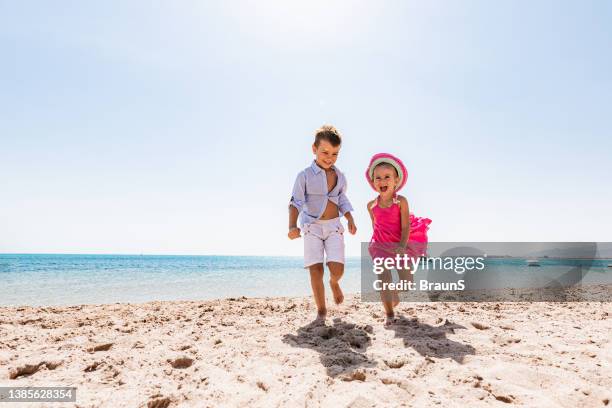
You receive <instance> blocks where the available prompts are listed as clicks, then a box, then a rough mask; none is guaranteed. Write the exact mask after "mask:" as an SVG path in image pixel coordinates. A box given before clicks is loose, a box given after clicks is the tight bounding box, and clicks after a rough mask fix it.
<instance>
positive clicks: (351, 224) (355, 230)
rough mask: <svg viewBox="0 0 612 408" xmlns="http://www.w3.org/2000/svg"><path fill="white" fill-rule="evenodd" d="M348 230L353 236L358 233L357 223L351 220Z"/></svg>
mask: <svg viewBox="0 0 612 408" xmlns="http://www.w3.org/2000/svg"><path fill="white" fill-rule="evenodd" d="M348 230H349V232H350V233H351V235H355V234H356V233H357V227H356V226H355V223H354V222H353V221H352V220H349V222H348Z"/></svg>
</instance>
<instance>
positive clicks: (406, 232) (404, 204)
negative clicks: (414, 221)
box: [398, 196, 410, 248]
mask: <svg viewBox="0 0 612 408" xmlns="http://www.w3.org/2000/svg"><path fill="white" fill-rule="evenodd" d="M398 198H399V202H400V214H401V216H402V239H401V240H400V246H401V247H402V248H406V244H407V243H408V238H409V237H410V215H409V214H410V211H409V208H408V200H406V197H404V196H398Z"/></svg>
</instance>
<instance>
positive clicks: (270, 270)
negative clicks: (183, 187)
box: [0, 254, 612, 306]
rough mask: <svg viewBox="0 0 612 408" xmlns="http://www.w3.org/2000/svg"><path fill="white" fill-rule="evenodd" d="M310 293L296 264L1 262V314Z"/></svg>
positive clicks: (491, 270)
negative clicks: (19, 309) (4, 310)
mask: <svg viewBox="0 0 612 408" xmlns="http://www.w3.org/2000/svg"><path fill="white" fill-rule="evenodd" d="M572 262H573V261H571V260H563V261H560V260H553V259H549V260H541V265H542V266H541V267H539V268H530V267H528V266H526V264H525V261H524V260H520V259H495V260H493V259H492V260H489V262H487V271H486V275H484V276H486V279H483V276H481V277H479V279H478V280H479V281H480V282H482V283H483V284H485V283H486V282H489V283H494V284H495V286H497V287H524V286H525V283H526V282H528V285H527V286H532V285H534V286H538V284H539V283H545V282H546V281H548V280H549V279H551V278H554V277H555V276H559V274H562V273H563V271H567V270H568V265H571V264H572ZM610 262H612V261H606V260H595V261H593V262H592V266H591V268H590V269H589V273H588V274H586V275H585V277H584V279H583V281H582V282H583V283H612V268H607V264H608V263H610ZM360 285H361V265H360V258H358V257H354V258H348V259H347V264H346V270H345V276H344V278H343V280H342V286H343V288H344V290H345V292H347V293H357V292H359V291H360ZM485 286H489V285H488V284H485ZM489 287H490V286H489ZM310 293H311V292H310V280H309V274H308V272H307V271H306V270H304V269H303V268H302V258H301V257H241V256H139V255H7V254H5V255H0V306H9V305H69V304H92V303H93V304H95V303H114V302H146V301H150V300H203V299H216V298H226V297H239V296H247V297H265V296H304V295H310Z"/></svg>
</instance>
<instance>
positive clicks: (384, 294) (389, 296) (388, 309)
mask: <svg viewBox="0 0 612 408" xmlns="http://www.w3.org/2000/svg"><path fill="white" fill-rule="evenodd" d="M380 280H381V281H382V282H383V284H385V283H387V284H388V283H391V282H392V281H393V279H392V278H391V271H390V270H385V271H384V272H383V273H381V274H380ZM393 292H394V291H392V290H389V289H387V288H386V287H384V288H383V290H381V291H380V300H381V302H382V304H383V308H384V309H385V315H386V316H387V322H386V324H388V323H390V320H392V319H393V318H394V317H395V313H394V312H393Z"/></svg>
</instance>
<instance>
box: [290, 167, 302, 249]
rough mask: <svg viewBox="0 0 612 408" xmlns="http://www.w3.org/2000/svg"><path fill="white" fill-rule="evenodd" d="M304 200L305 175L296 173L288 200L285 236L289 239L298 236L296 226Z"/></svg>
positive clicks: (298, 232) (298, 230)
mask: <svg viewBox="0 0 612 408" xmlns="http://www.w3.org/2000/svg"><path fill="white" fill-rule="evenodd" d="M305 201H306V176H305V175H304V173H303V172H301V173H300V174H298V175H297V177H296V179H295V183H294V185H293V192H292V193H291V200H290V202H289V232H288V233H287V236H288V237H289V239H295V238H299V237H300V236H301V235H300V229H299V228H298V227H297V220H298V216H299V215H300V211H302V208H303V207H304V202H305Z"/></svg>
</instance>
